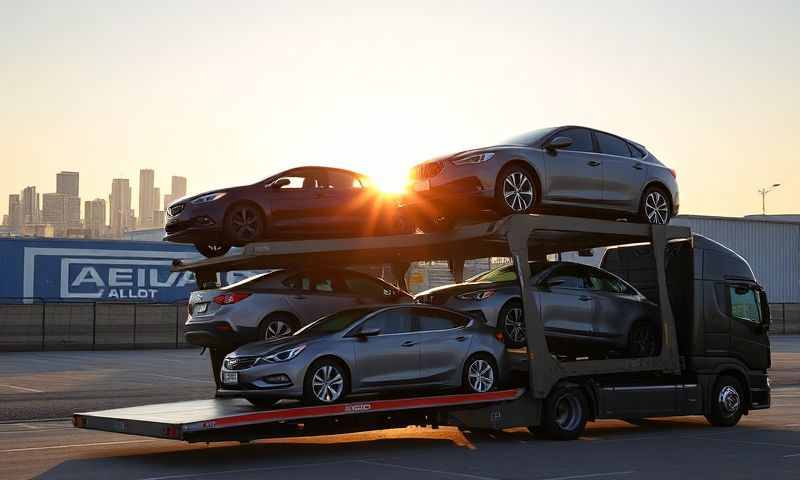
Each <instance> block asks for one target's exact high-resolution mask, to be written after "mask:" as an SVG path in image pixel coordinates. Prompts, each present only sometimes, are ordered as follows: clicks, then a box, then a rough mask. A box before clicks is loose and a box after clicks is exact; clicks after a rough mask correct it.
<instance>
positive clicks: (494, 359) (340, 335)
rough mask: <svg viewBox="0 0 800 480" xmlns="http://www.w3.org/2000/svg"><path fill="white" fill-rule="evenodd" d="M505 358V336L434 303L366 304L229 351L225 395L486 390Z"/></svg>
mask: <svg viewBox="0 0 800 480" xmlns="http://www.w3.org/2000/svg"><path fill="white" fill-rule="evenodd" d="M504 363H505V345H504V343H503V341H502V337H501V336H500V335H498V334H496V333H495V331H494V329H491V328H488V327H486V326H485V325H483V324H482V323H480V322H477V321H475V320H474V319H472V318H470V317H467V316H465V315H463V314H461V313H458V312H454V311H452V310H449V309H444V308H438V307H430V306H427V305H401V306H384V307H363V308H356V309H350V310H344V311H341V312H339V313H335V314H332V315H329V316H327V317H324V318H322V319H320V320H318V321H316V322H314V323H312V324H311V325H308V326H306V327H305V328H303V329H301V330H299V331H298V332H297V333H295V334H294V335H293V336H291V337H285V338H278V339H275V340H271V341H266V342H258V343H251V344H248V345H245V346H243V347H240V348H239V349H237V350H236V351H234V352H232V353H230V354H229V355H228V356H227V357H225V360H224V362H223V366H222V371H221V372H220V376H221V378H220V379H221V381H222V385H223V388H221V389H219V390H218V391H217V393H218V395H219V396H243V397H245V398H247V399H248V400H250V402H251V403H253V404H254V405H257V406H261V407H269V406H271V405H272V404H274V403H275V402H276V401H278V400H279V399H282V398H301V399H303V401H304V402H305V403H309V404H329V403H334V402H338V401H340V400H342V399H344V398H345V397H346V396H347V395H349V394H351V393H376V392H390V391H398V390H403V391H405V390H409V389H434V390H437V389H438V390H441V389H454V388H459V387H462V388H463V389H464V390H466V391H467V392H473V393H474V392H487V391H489V390H492V389H494V388H496V387H497V385H498V383H499V382H500V380H501V373H502V371H503V367H504Z"/></svg>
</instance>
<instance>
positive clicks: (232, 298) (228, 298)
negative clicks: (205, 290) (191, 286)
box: [214, 292, 250, 305]
mask: <svg viewBox="0 0 800 480" xmlns="http://www.w3.org/2000/svg"><path fill="white" fill-rule="evenodd" d="M249 296H250V294H249V293H245V292H232V293H223V294H222V295H217V296H216V297H214V303H216V304H217V305H230V304H232V303H236V302H238V301H240V300H244V299H245V298H247V297H249Z"/></svg>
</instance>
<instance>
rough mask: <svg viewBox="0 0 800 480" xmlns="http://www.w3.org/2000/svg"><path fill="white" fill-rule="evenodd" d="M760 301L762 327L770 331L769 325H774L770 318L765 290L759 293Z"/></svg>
mask: <svg viewBox="0 0 800 480" xmlns="http://www.w3.org/2000/svg"><path fill="white" fill-rule="evenodd" d="M758 300H759V303H760V304H761V325H763V326H764V330H769V325H770V323H772V319H771V318H770V314H769V303H767V293H766V292H765V291H763V290H760V291H759V292H758Z"/></svg>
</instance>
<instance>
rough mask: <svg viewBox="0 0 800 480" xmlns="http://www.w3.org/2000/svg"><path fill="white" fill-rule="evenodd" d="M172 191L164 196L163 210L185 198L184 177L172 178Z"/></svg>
mask: <svg viewBox="0 0 800 480" xmlns="http://www.w3.org/2000/svg"><path fill="white" fill-rule="evenodd" d="M171 188H172V190H171V191H170V193H168V194H166V195H164V210H166V209H167V207H169V204H170V203H172V202H174V201H175V200H177V199H179V198H181V197H185V196H186V177H176V176H173V177H172V186H171Z"/></svg>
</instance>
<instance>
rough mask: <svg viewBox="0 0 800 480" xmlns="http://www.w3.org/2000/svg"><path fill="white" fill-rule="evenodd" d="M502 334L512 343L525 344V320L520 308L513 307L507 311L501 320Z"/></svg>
mask: <svg viewBox="0 0 800 480" xmlns="http://www.w3.org/2000/svg"><path fill="white" fill-rule="evenodd" d="M503 333H504V334H505V335H507V336H508V338H509V339H510V340H511V341H512V342H514V343H523V342H525V319H524V318H523V316H522V309H521V308H518V307H513V308H511V309H509V310H508V313H506V317H505V318H504V319H503Z"/></svg>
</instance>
